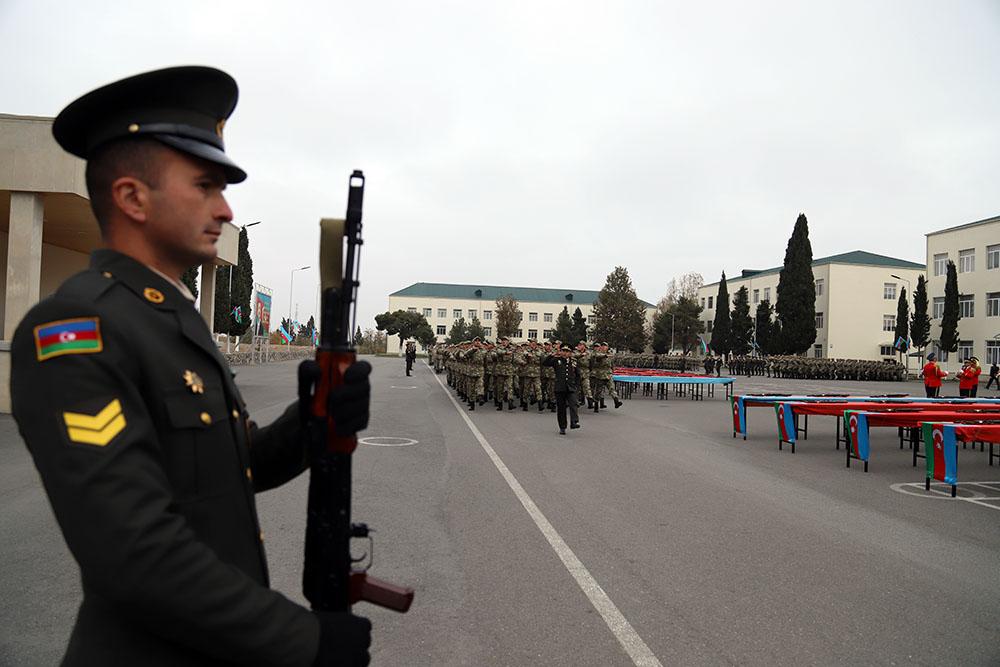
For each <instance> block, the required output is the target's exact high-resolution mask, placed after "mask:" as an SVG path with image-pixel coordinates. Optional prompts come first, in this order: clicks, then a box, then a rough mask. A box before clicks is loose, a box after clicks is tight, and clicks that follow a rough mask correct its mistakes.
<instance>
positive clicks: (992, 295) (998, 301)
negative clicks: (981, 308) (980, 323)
mask: <svg viewBox="0 0 1000 667" xmlns="http://www.w3.org/2000/svg"><path fill="white" fill-rule="evenodd" d="M986 317H1000V292H987V293H986Z"/></svg>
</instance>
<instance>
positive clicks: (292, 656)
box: [11, 67, 371, 665]
mask: <svg viewBox="0 0 1000 667" xmlns="http://www.w3.org/2000/svg"><path fill="white" fill-rule="evenodd" d="M236 98H237V87H236V82H235V81H234V80H233V79H232V78H231V77H230V76H229V75H228V74H225V73H224V72H221V71H219V70H215V69H211V68H207V67H178V68H173V69H167V70H160V71H156V72H149V73H147V74H142V75H138V76H134V77H131V78H128V79H124V80H122V81H118V82H117V83H113V84H110V85H108V86H105V87H103V88H100V89H98V90H96V91H93V92H91V93H89V94H88V95H85V96H83V97H81V98H80V99H78V100H76V101H75V102H73V103H72V104H71V105H69V106H68V107H67V108H66V109H64V110H63V111H62V113H60V114H59V116H58V118H56V120H55V123H54V125H53V130H52V131H53V134H54V135H55V138H56V141H58V142H59V144H60V145H61V146H62V147H63V148H64V149H66V150H67V151H69V152H70V153H73V154H74V155H77V156H79V157H81V158H83V159H85V160H87V170H86V181H87V189H88V191H89V193H90V201H91V206H92V208H93V211H94V215H95V217H96V218H97V221H98V224H99V226H100V232H101V238H102V241H103V245H104V247H103V248H102V249H100V250H97V251H95V252H94V253H93V254H92V255H91V260H90V268H89V269H88V270H86V271H83V272H81V273H78V274H76V275H75V276H73V277H71V278H69V279H68V280H67V281H66V282H65V283H63V284H62V286H60V287H59V289H58V290H56V292H55V294H53V295H52V296H50V297H48V298H47V299H45V300H44V301H42V302H41V303H39V304H38V305H36V306H35V307H34V308H32V309H31V311H29V312H28V314H27V315H26V316H25V318H24V320H23V321H22V322H21V323H20V325H19V326H18V328H17V332H16V333H15V335H14V339H13V343H12V349H11V363H12V369H11V394H12V403H13V413H14V418H15V419H16V420H17V424H18V428H19V430H20V432H21V435H22V436H23V438H24V440H25V442H26V443H27V446H28V449H29V450H30V452H31V455H32V457H33V458H34V462H35V465H36V466H37V468H38V471H39V473H40V475H41V478H42V482H43V484H44V486H45V490H46V492H47V494H48V497H49V500H50V501H51V503H52V509H53V511H54V512H55V516H56V519H57V521H58V522H59V526H60V528H61V529H62V532H63V536H64V537H65V539H66V542H67V544H68V546H69V549H70V551H71V552H72V554H73V557H74V559H75V560H76V562H77V563H78V564H79V566H80V571H81V579H82V582H83V602H82V604H81V606H80V610H79V612H78V614H77V617H76V625H75V626H74V628H73V632H72V634H71V636H70V640H69V646H68V648H67V651H66V655H65V657H64V662H63V664H66V665H180V664H183V665H207V664H220V663H227V664H249V663H254V664H269V665H310V664H316V665H328V664H338V665H340V664H351V665H366V664H368V646H369V643H370V629H371V624H370V623H369V622H368V621H367V620H366V619H363V618H359V617H356V616H353V615H351V614H349V613H338V614H335V613H324V612H318V613H313V612H312V611H310V610H309V609H306V608H305V607H302V606H300V605H298V604H296V603H294V602H292V601H291V600H289V599H287V598H286V597H284V596H283V595H281V594H280V593H277V592H275V591H272V590H271V589H270V588H268V573H267V560H266V558H265V555H264V546H263V539H264V536H263V533H261V532H260V526H259V523H258V520H257V512H256V508H255V502H254V493H256V492H259V491H265V490H267V489H270V488H273V487H276V486H279V485H281V484H283V483H285V482H287V481H288V480H290V479H292V478H294V477H296V476H297V475H299V474H300V473H301V472H302V471H303V470H304V469H305V468H306V465H307V463H306V453H305V451H304V447H303V440H302V438H301V437H300V430H301V425H300V418H299V413H300V407H299V406H298V404H297V403H293V404H292V405H290V406H289V408H288V409H287V410H286V411H285V413H284V414H283V415H282V416H281V417H279V418H278V419H277V420H276V421H275V422H274V423H273V424H271V425H270V426H268V427H264V428H258V427H257V425H256V424H254V423H253V422H252V421H250V419H249V415H248V413H247V410H246V406H245V403H244V401H243V398H242V397H241V396H240V392H239V389H238V388H237V387H236V385H235V384H234V383H233V377H232V374H231V372H230V369H229V366H228V364H227V363H226V360H225V359H224V358H223V357H222V355H221V354H219V351H218V349H217V348H216V346H215V343H214V342H213V340H212V337H211V333H210V332H209V330H208V327H207V326H206V325H205V321H204V320H203V319H202V317H201V316H200V315H199V314H198V312H197V311H196V310H195V309H194V305H193V301H194V299H193V297H192V296H191V294H190V292H188V290H187V289H186V288H185V286H184V284H183V283H182V282H181V281H180V276H181V274H182V273H183V272H184V271H185V270H186V269H188V268H189V267H192V266H198V265H201V264H203V263H206V262H211V261H212V260H213V259H214V258H215V257H216V254H217V251H216V242H217V241H218V239H219V235H220V233H221V230H222V226H223V224H224V223H226V222H229V221H230V220H231V219H232V217H233V214H232V211H231V210H230V208H229V205H228V204H227V203H226V199H225V197H224V196H223V190H224V189H225V187H226V184H227V183H239V182H240V181H242V180H244V179H245V178H246V173H245V172H244V171H243V170H242V169H240V168H239V167H238V166H237V165H236V164H235V163H234V162H233V161H232V160H231V159H230V158H229V157H228V156H227V155H226V154H225V152H224V148H223V143H222V127H223V125H224V123H225V121H226V119H227V118H228V117H229V115H230V114H231V113H232V111H233V108H234V107H235V106H236ZM370 370H371V367H370V366H369V365H368V363H367V362H364V361H360V362H357V363H355V364H354V365H352V366H351V367H350V368H348V369H347V371H346V373H345V381H346V384H345V385H343V386H342V387H339V388H337V389H336V390H335V394H334V395H333V396H331V411H332V414H333V416H334V418H335V420H336V421H337V424H338V426H340V427H341V428H342V429H343V433H344V434H345V435H346V434H350V433H355V432H356V431H358V430H361V429H363V428H365V427H366V425H367V423H368V403H369V393H370V389H369V384H368V373H369V372H370Z"/></svg>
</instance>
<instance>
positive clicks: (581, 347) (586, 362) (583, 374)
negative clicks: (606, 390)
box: [573, 340, 594, 410]
mask: <svg viewBox="0 0 1000 667" xmlns="http://www.w3.org/2000/svg"><path fill="white" fill-rule="evenodd" d="M573 356H575V357H576V363H577V368H579V369H580V405H583V401H584V400H586V401H587V409H588V410H589V409H590V408H592V407H594V395H593V393H591V389H590V350H589V349H587V343H585V342H584V341H582V340H581V341H580V342H579V343H577V344H576V351H575V352H574V354H573Z"/></svg>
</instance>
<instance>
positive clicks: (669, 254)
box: [0, 0, 1000, 325]
mask: <svg viewBox="0 0 1000 667" xmlns="http://www.w3.org/2000/svg"><path fill="white" fill-rule="evenodd" d="M0 62H2V63H3V66H2V67H0V112H3V113H14V114H31V115H45V116H53V115H55V114H56V113H58V112H59V110H60V109H61V108H62V107H63V106H64V105H65V104H66V103H68V102H69V101H71V100H72V99H74V98H75V97H77V96H79V95H80V94H82V93H85V92H87V91H89V90H91V89H93V88H95V87H97V86H99V85H102V84H104V83H108V82H110V81H113V80H115V79H118V78H121V77H124V76H127V75H131V74H135V73H138V72H142V71H147V70H151V69H157V68H161V67H167V66H172V65H181V64H204V65H212V66H216V67H219V68H221V69H224V70H226V71H227V72H229V73H230V74H232V75H233V76H234V77H235V78H236V80H237V81H238V82H239V85H240V102H239V105H238V106H237V108H236V112H235V114H234V116H233V118H232V119H231V120H230V121H229V123H228V124H227V125H226V147H227V152H228V153H229V154H230V155H231V156H232V157H233V158H234V159H235V160H236V161H237V162H238V163H239V164H240V165H241V166H243V167H244V168H245V169H246V170H247V171H248V172H249V174H250V177H249V179H248V180H247V181H246V182H245V183H243V184H240V185H236V186H233V187H231V188H230V189H229V190H228V196H229V199H230V203H231V204H232V206H233V208H234V211H235V213H236V220H235V222H236V223H237V224H246V223H249V222H254V221H256V220H261V221H263V224H261V225H258V226H256V227H254V228H253V229H252V230H250V234H251V236H250V241H251V246H250V249H251V253H252V255H253V259H254V277H255V279H256V280H257V281H258V282H261V283H264V284H266V285H268V286H270V287H271V288H273V289H274V304H275V314H276V315H278V316H281V315H285V314H287V312H288V309H289V272H290V270H291V269H292V268H295V267H299V266H303V265H306V264H308V265H311V266H313V267H314V268H313V269H310V270H308V271H303V272H300V273H297V274H296V276H295V292H294V298H293V304H295V303H297V304H298V307H299V319H300V320H302V321H305V319H306V318H307V317H308V315H309V314H310V313H311V312H312V311H313V309H314V303H315V297H316V284H317V281H318V273H317V272H316V271H315V266H316V263H317V240H318V228H317V222H318V220H319V218H321V217H324V216H337V217H339V216H342V215H343V212H344V206H345V200H346V186H347V178H348V175H349V174H350V172H351V170H352V169H355V168H359V169H363V170H364V172H365V174H366V176H367V179H368V184H367V192H366V199H365V220H364V222H365V228H364V229H365V241H366V244H365V247H364V253H363V263H362V277H361V279H362V283H363V286H362V289H361V307H360V311H359V314H360V316H361V321H362V323H363V325H367V323H370V322H371V321H372V318H373V317H374V315H375V314H376V313H378V312H382V311H384V310H385V309H386V307H387V305H388V299H387V295H388V294H389V293H390V292H392V291H394V290H397V289H400V288H402V287H405V286H407V285H409V284H411V283H413V282H418V281H428V282H454V283H480V284H491V285H523V286H534V287H560V288H573V289H600V287H601V286H602V285H603V283H604V279H605V277H606V276H607V274H608V273H610V272H611V270H612V269H613V268H614V267H615V266H616V265H623V266H625V267H627V268H628V270H629V272H630V274H631V276H632V279H633V281H634V283H635V287H636V289H637V291H638V294H639V296H640V297H641V298H643V299H645V300H647V301H651V302H653V303H655V302H656V301H657V300H658V299H659V298H660V297H661V296H662V295H663V294H664V292H665V290H666V285H667V282H668V281H669V280H670V278H672V277H674V276H679V275H681V274H683V273H686V272H688V271H697V272H700V273H701V274H703V275H704V277H705V280H706V282H712V281H714V280H717V279H718V276H719V273H720V271H722V270H726V271H727V272H728V273H730V274H732V273H733V272H738V271H739V270H740V269H741V268H768V267H771V266H775V265H778V264H780V263H781V260H782V257H783V254H784V248H785V244H786V242H787V239H788V236H789V235H790V234H791V230H792V226H793V224H794V222H795V218H796V216H797V215H798V213H799V212H803V213H805V214H806V215H807V216H808V218H809V229H810V238H811V240H812V247H813V253H814V256H817V257H819V256H824V255H831V254H836V253H840V252H846V251H849V250H855V249H863V250H868V251H872V252H876V253H882V254H886V255H892V256H896V257H900V258H904V259H909V260H914V261H919V262H923V261H924V234H925V233H926V232H929V231H933V230H936V229H940V228H944V227H949V226H953V225H957V224H962V223H965V222H970V221H973V220H978V219H981V218H985V217H989V216H992V215H996V214H998V213H1000V187H998V176H1000V86H998V85H997V80H998V76H997V75H998V68H1000V1H998V0H982V1H975V0H969V1H959V0H956V1H953V2H917V1H913V0H905V1H900V2H878V1H874V2H873V1H871V0H865V1H863V2H856V1H853V0H852V1H844V0H838V1H836V2H823V3H819V2H762V1H760V0H758V1H756V2H752V3H751V2H714V3H693V2H666V1H660V2H622V1H619V2H613V3H612V2H604V3H597V2H581V1H580V0H576V1H574V2H544V1H540V0H534V1H532V2H520V1H511V0H507V1H506V2H493V3H486V2H475V1H472V2H469V1H468V0H466V1H463V2H433V1H424V2H404V1H389V2H378V1H371V2H351V3H345V2H316V3H304V2H299V3H296V2H290V3H283V4H279V3H275V2H267V3H263V2H252V1H248V0H241V1H240V2H218V1H208V0H199V1H195V2H187V1H181V0H173V1H172V2H169V3H158V4H156V5H155V6H153V5H152V3H143V2H101V1H100V0H95V1H94V2H65V0H59V1H52V0H0ZM293 308H294V305H293Z"/></svg>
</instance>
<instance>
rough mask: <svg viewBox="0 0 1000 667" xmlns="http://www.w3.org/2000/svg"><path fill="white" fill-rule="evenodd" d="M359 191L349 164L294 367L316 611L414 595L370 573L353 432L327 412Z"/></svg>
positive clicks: (343, 332) (323, 235) (347, 336)
mask: <svg viewBox="0 0 1000 667" xmlns="http://www.w3.org/2000/svg"><path fill="white" fill-rule="evenodd" d="M364 192H365V177H364V174H362V173H361V172H360V171H358V170H355V171H354V173H352V174H351V178H350V180H349V183H348V195H347V219H346V220H331V219H323V220H321V221H320V283H321V288H322V308H321V310H320V329H319V333H320V336H319V346H318V347H317V348H316V366H318V369H317V368H316V366H312V367H311V371H309V372H300V375H299V399H300V404H301V405H309V406H311V408H310V409H309V411H308V414H307V415H306V416H305V420H306V432H307V437H308V440H309V442H308V448H309V506H308V517H307V523H306V547H305V549H306V553H305V567H304V571H303V574H302V590H303V593H304V594H305V596H306V599H307V600H309V603H310V604H311V605H312V608H313V609H314V610H317V611H334V612H336V611H347V610H348V609H349V608H350V605H352V604H354V603H355V602H360V601H365V602H371V603H372V604H376V605H379V606H381V607H386V608H388V609H393V610H395V611H399V612H405V611H406V610H407V609H409V608H410V603H411V602H413V589H410V588H404V587H401V586H396V585H394V584H390V583H388V582H385V581H380V580H378V579H375V578H374V577H370V576H368V573H367V571H368V568H369V567H371V564H372V562H371V561H372V558H371V554H372V549H371V547H372V546H373V542H372V537H371V532H372V531H371V529H370V528H369V527H368V526H367V525H366V524H363V523H351V456H352V454H353V453H354V450H355V448H356V447H357V446H358V439H357V436H355V435H349V436H342V435H337V432H336V424H334V419H333V417H332V416H331V415H330V412H329V408H330V406H329V397H330V391H331V390H332V389H334V388H336V387H338V386H340V385H342V384H343V383H344V372H345V371H346V370H347V369H348V367H350V366H351V364H353V363H354V361H355V358H356V355H355V351H354V347H353V346H352V342H353V341H352V340H351V338H352V332H353V331H354V329H353V328H352V325H353V323H354V321H355V320H354V315H355V309H356V306H357V289H358V285H359V284H360V283H359V282H358V276H359V275H360V274H359V271H360V269H359V255H360V246H361V243H362V240H361V206H362V202H363V199H364ZM345 247H346V253H345ZM310 374H314V375H315V377H309V375H310ZM355 538H360V539H367V540H368V543H369V549H368V552H367V554H365V555H364V556H362V557H361V558H354V557H353V556H352V555H351V540H352V539H355ZM365 561H367V562H365Z"/></svg>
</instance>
